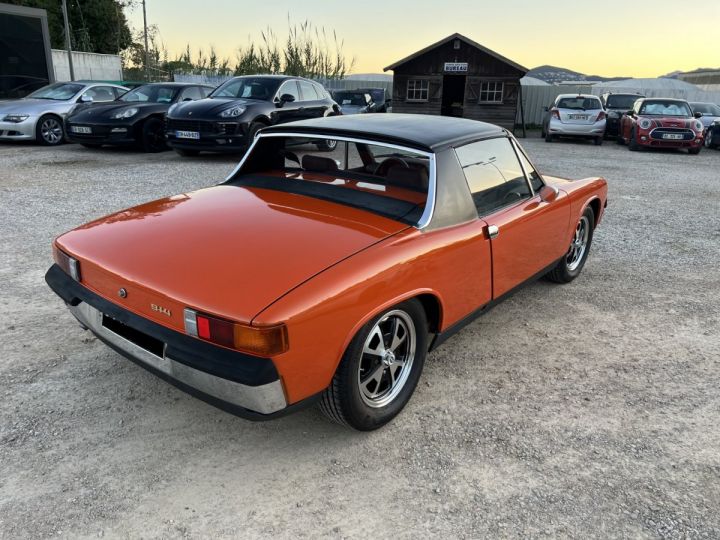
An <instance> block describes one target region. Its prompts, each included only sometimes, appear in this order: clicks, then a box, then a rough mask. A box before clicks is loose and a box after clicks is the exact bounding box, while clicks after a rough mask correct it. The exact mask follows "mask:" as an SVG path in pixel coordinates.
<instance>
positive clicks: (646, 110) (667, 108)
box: [639, 100, 692, 116]
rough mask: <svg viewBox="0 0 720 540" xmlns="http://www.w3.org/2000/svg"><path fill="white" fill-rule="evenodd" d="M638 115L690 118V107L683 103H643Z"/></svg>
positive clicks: (658, 101) (660, 101)
mask: <svg viewBox="0 0 720 540" xmlns="http://www.w3.org/2000/svg"><path fill="white" fill-rule="evenodd" d="M639 114H647V115H653V116H692V112H691V111H690V105H688V104H687V103H686V102H684V101H663V100H653V101H645V102H643V104H642V107H640V113H639Z"/></svg>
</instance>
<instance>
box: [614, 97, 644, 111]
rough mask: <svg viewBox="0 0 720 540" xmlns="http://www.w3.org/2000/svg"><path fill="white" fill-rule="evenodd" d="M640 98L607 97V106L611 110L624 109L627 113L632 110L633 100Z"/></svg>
mask: <svg viewBox="0 0 720 540" xmlns="http://www.w3.org/2000/svg"><path fill="white" fill-rule="evenodd" d="M639 97H640V96H608V98H607V106H608V107H609V108H612V109H624V110H626V111H629V110H630V109H632V108H633V105H634V104H635V100H637V99H638V98H639Z"/></svg>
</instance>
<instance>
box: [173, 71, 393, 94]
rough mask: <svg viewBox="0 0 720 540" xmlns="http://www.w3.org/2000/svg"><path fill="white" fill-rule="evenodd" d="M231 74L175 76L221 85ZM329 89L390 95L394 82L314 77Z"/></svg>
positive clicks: (183, 79)
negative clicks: (367, 90)
mask: <svg viewBox="0 0 720 540" xmlns="http://www.w3.org/2000/svg"><path fill="white" fill-rule="evenodd" d="M231 77H232V76H231V75H195V74H190V73H176V74H175V75H174V76H173V78H174V80H175V82H187V83H198V84H210V85H213V86H219V85H220V84H222V83H224V82H225V81H227V80H228V79H230V78H231ZM314 80H315V81H317V82H319V83H320V84H322V85H323V86H324V87H325V88H327V89H328V90H354V89H355V88H384V89H385V90H386V93H387V95H388V96H390V95H392V82H390V81H366V80H359V79H314Z"/></svg>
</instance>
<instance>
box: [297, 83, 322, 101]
mask: <svg viewBox="0 0 720 540" xmlns="http://www.w3.org/2000/svg"><path fill="white" fill-rule="evenodd" d="M298 83H300V93H301V94H302V100H303V101H317V100H318V97H317V94H316V93H315V88H314V87H313V85H312V83H310V82H308V81H298Z"/></svg>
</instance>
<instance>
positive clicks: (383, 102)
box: [355, 88, 391, 112]
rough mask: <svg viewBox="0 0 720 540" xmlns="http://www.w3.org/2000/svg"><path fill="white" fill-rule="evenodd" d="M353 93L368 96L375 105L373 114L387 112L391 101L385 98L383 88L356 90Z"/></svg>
mask: <svg viewBox="0 0 720 540" xmlns="http://www.w3.org/2000/svg"><path fill="white" fill-rule="evenodd" d="M355 91H356V92H365V93H366V94H370V97H371V98H372V100H373V103H375V105H376V110H375V112H388V107H390V103H391V101H390V98H388V97H387V94H386V93H385V89H384V88H356V89H355Z"/></svg>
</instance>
